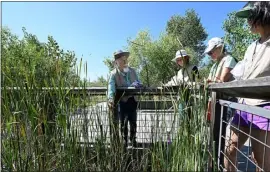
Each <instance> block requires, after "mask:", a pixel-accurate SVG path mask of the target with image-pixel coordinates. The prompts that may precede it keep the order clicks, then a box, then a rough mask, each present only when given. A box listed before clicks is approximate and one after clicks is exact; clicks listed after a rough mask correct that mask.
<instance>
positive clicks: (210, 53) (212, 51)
mask: <svg viewBox="0 0 270 172" xmlns="http://www.w3.org/2000/svg"><path fill="white" fill-rule="evenodd" d="M215 49H216V46H215V47H214V48H213V49H212V50H211V51H209V52H208V53H207V54H208V55H209V56H211V55H212V54H213V53H214V51H215Z"/></svg>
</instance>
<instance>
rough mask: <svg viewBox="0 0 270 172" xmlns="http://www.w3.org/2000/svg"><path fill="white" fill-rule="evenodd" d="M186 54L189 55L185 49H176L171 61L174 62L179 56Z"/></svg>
mask: <svg viewBox="0 0 270 172" xmlns="http://www.w3.org/2000/svg"><path fill="white" fill-rule="evenodd" d="M186 56H188V57H190V56H189V55H188V54H187V52H186V50H178V51H177V52H176V54H175V57H174V58H173V59H172V61H173V62H176V60H177V59H179V58H181V57H186Z"/></svg>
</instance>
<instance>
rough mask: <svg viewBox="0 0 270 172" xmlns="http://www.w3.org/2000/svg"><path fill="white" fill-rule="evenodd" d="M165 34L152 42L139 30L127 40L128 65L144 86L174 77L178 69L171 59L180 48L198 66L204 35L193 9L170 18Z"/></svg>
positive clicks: (107, 60) (111, 64)
mask: <svg viewBox="0 0 270 172" xmlns="http://www.w3.org/2000/svg"><path fill="white" fill-rule="evenodd" d="M166 31H167V32H166V33H161V34H160V36H159V38H158V39H157V40H153V39H152V37H151V35H150V31H149V30H142V31H140V32H139V33H138V34H137V36H136V37H135V38H134V39H133V40H131V39H128V46H127V48H126V49H127V50H128V51H129V52H130V57H129V62H130V65H131V66H132V67H134V68H136V69H137V70H138V73H139V75H140V79H141V80H142V82H143V83H144V84H145V85H151V86H160V84H161V82H162V83H165V82H167V81H168V80H169V79H170V78H171V77H172V76H173V75H175V74H176V72H177V70H179V68H178V67H177V66H176V65H175V63H173V62H171V59H173V57H174V56H175V53H176V51H177V50H179V49H185V50H186V51H187V52H188V53H189V54H190V56H191V57H192V60H191V63H192V64H195V65H198V64H199V62H200V59H201V57H202V52H203V50H204V48H205V46H204V44H203V41H204V40H205V39H206V37H207V33H206V32H205V30H204V28H203V26H202V24H201V22H200V18H199V17H198V15H197V14H196V13H195V11H194V10H187V11H186V15H185V16H178V15H175V16H173V17H172V18H171V19H170V20H169V21H168V22H167V28H166ZM177 37H178V38H179V40H177ZM178 41H180V42H178ZM104 63H105V65H107V66H108V68H109V69H110V70H111V69H112V68H113V60H112V58H107V59H105V61H104Z"/></svg>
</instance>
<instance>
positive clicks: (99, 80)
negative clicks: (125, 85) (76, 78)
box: [87, 76, 107, 87]
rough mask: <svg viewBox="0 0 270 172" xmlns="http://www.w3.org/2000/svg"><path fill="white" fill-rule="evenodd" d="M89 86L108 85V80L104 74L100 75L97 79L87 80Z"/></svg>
mask: <svg viewBox="0 0 270 172" xmlns="http://www.w3.org/2000/svg"><path fill="white" fill-rule="evenodd" d="M87 86H88V87H106V86H107V80H106V79H105V78H104V77H103V76H100V77H98V78H97V80H96V81H92V82H87Z"/></svg>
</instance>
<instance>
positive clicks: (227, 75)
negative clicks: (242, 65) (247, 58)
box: [219, 56, 236, 82]
mask: <svg viewBox="0 0 270 172" xmlns="http://www.w3.org/2000/svg"><path fill="white" fill-rule="evenodd" d="M235 65H236V60H235V59H234V58H233V57H231V56H230V57H228V59H227V60H226V62H225V63H224V67H223V69H222V72H221V75H220V78H219V80H220V81H221V82H228V81H229V80H230V79H231V77H232V74H231V70H232V69H233V68H234V66H235Z"/></svg>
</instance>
